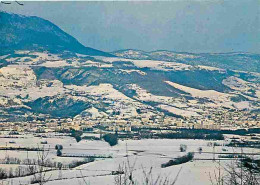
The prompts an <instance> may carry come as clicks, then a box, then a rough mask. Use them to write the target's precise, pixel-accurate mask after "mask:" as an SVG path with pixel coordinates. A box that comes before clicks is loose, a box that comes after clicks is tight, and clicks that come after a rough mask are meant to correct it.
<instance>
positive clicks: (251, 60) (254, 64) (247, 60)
mask: <svg viewBox="0 0 260 185" xmlns="http://www.w3.org/2000/svg"><path fill="white" fill-rule="evenodd" d="M112 54H113V55H116V56H118V57H123V58H128V59H139V60H141V59H147V60H163V61H169V62H178V63H183V64H189V65H206V66H211V67H218V68H223V69H229V70H239V71H248V72H258V73H259V72H260V55H259V54H253V53H242V52H237V53H200V54H198V53H184V52H173V51H166V50H160V51H151V52H145V51H140V50H134V49H128V50H119V51H115V52H112Z"/></svg>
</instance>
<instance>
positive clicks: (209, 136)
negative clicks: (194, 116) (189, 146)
mask: <svg viewBox="0 0 260 185" xmlns="http://www.w3.org/2000/svg"><path fill="white" fill-rule="evenodd" d="M156 136H157V137H158V138H167V139H204V140H224V136H223V134H222V133H220V132H197V131H194V130H193V131H192V130H189V131H178V132H169V133H160V134H156Z"/></svg>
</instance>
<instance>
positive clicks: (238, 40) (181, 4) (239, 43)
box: [0, 0, 260, 53]
mask: <svg viewBox="0 0 260 185" xmlns="http://www.w3.org/2000/svg"><path fill="white" fill-rule="evenodd" d="M23 3H24V5H23V6H19V5H18V4H16V3H12V4H11V5H4V4H1V5H0V8H1V9H2V10H4V11H7V12H12V13H18V14H23V15H34V16H39V17H42V18H44V19H47V20H49V21H51V22H53V23H54V24H56V25H58V26H59V27H60V28H61V29H63V30H64V31H65V32H67V33H69V34H70V35H72V36H74V37H75V38H76V39H77V40H79V41H80V42H81V43H82V44H84V45H85V46H88V47H92V48H95V49H100V50H103V51H115V50H120V49H139V50H145V51H154V50H171V51H179V52H194V53H201V52H252V53H260V51H259V49H260V0H255V1H253V0H240V1H238V0H229V1H220V0H211V1H204V0H193V1H191V0H190V1H188V0H186V1H184V0H179V1H178V0H176V1H156V2H155V1H153V2H150V1H149V2H147V1H142V2H140V1H131V2H130V1H128V2H116V1H113V2H79V1H77V2H64V1H63V2H46V1H45V2H23Z"/></svg>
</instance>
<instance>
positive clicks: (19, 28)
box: [0, 12, 112, 56]
mask: <svg viewBox="0 0 260 185" xmlns="http://www.w3.org/2000/svg"><path fill="white" fill-rule="evenodd" d="M0 34H1V37H0V48H1V52H10V51H13V50H19V49H28V50H34V49H42V50H49V51H52V52H57V51H65V50H68V51H72V52H77V53H81V54H87V55H100V56H112V55H110V54H108V53H105V52H102V51H99V50H96V49H93V48H89V47H85V46H83V45H82V44H81V43H79V42H78V41H77V40H76V39H75V38H73V37H72V36H70V35H69V34H67V33H65V32H64V31H63V30H61V29H60V28H59V27H58V26H56V25H54V24H53V23H51V22H50V21H47V20H44V19H42V18H39V17H36V16H22V15H17V14H10V13H6V12H0Z"/></svg>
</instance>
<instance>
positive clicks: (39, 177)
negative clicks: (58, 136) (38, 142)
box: [28, 146, 51, 185]
mask: <svg viewBox="0 0 260 185" xmlns="http://www.w3.org/2000/svg"><path fill="white" fill-rule="evenodd" d="M38 148H39V146H38ZM49 151H50V148H48V149H47V150H45V148H44V146H43V147H42V150H38V151H37V161H36V164H35V163H34V164H29V165H28V168H29V170H30V171H31V172H32V171H34V173H33V172H32V174H33V178H32V179H31V183H32V184H33V183H38V184H40V185H43V184H45V183H47V182H48V181H49V180H50V178H51V175H49V176H47V172H48V171H49V170H48V167H46V162H47V159H48V155H49Z"/></svg>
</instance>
